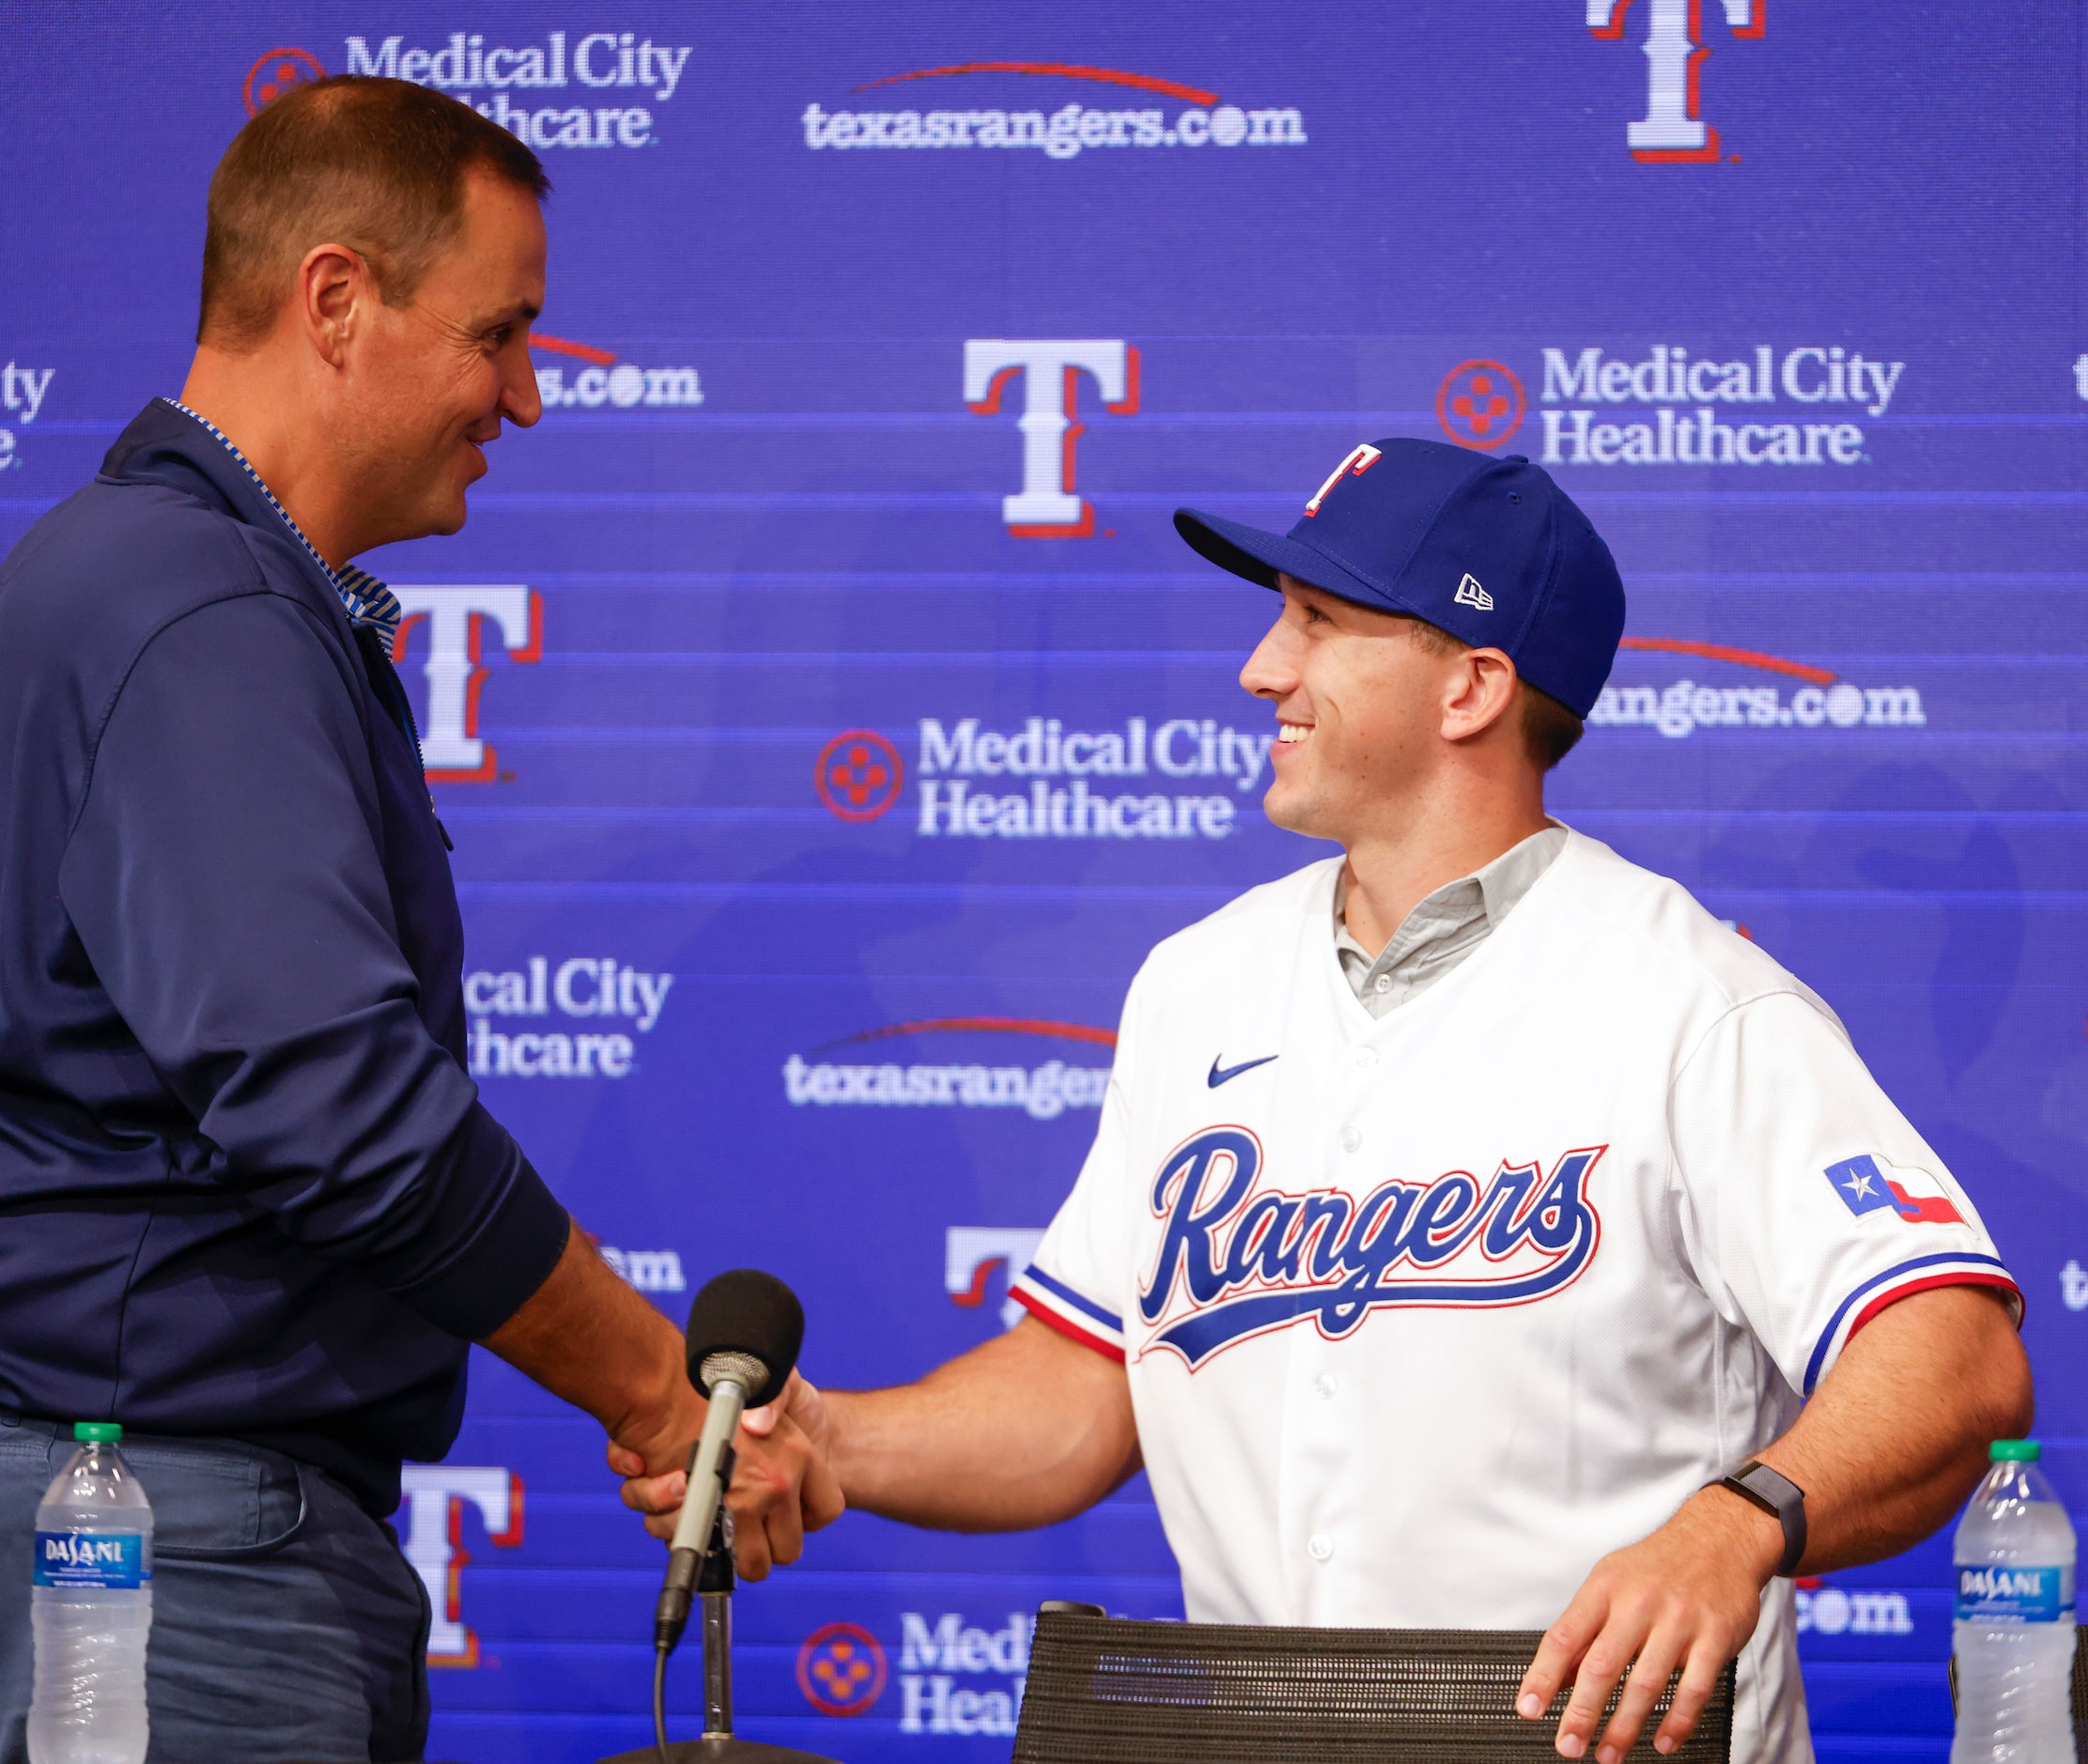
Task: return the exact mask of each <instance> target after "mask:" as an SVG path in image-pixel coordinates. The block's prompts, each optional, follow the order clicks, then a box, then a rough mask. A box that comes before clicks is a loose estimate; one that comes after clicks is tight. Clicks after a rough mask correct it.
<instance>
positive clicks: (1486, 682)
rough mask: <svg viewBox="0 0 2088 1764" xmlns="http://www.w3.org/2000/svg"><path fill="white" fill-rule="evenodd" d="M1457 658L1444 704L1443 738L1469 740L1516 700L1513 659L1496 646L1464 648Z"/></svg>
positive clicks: (1492, 723)
mask: <svg viewBox="0 0 2088 1764" xmlns="http://www.w3.org/2000/svg"><path fill="white" fill-rule="evenodd" d="M1457 660H1458V662H1459V667H1458V670H1457V672H1456V673H1454V674H1453V675H1452V676H1451V681H1450V689H1449V691H1448V692H1447V693H1446V696H1445V699H1444V704H1443V738H1444V739H1445V740H1446V741H1470V740H1472V739H1474V738H1475V737H1476V736H1478V735H1484V734H1485V733H1486V732H1487V731H1488V730H1489V729H1492V728H1493V727H1495V726H1496V725H1497V724H1499V723H1500V722H1501V720H1502V719H1504V718H1505V717H1506V716H1507V715H1508V708H1509V706H1510V705H1512V704H1514V703H1515V663H1514V662H1512V661H1510V660H1509V659H1508V657H1507V656H1506V655H1505V654H1503V653H1502V652H1501V651H1500V650H1498V649H1467V650H1465V651H1464V652H1463V654H1462V655H1461V656H1459V657H1458V658H1457Z"/></svg>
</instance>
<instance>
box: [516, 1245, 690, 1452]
mask: <svg viewBox="0 0 2088 1764" xmlns="http://www.w3.org/2000/svg"><path fill="white" fill-rule="evenodd" d="M483 1345H485V1346H486V1347H487V1348H488V1349H490V1350H491V1351H492V1352H493V1353H495V1354H499V1355H500V1356H501V1358H502V1359H503V1360H505V1361H507V1363H508V1364H509V1365H510V1366H513V1367H515V1368H516V1369H518V1371H521V1372H524V1373H526V1374H528V1376H529V1377H531V1378H532V1379H534V1381H535V1382H536V1383H537V1384H539V1385H543V1386H544V1388H545V1389H546V1390H548V1391H549V1392H550V1393H551V1394H552V1395H553V1396H554V1397H561V1398H563V1399H565V1400H566V1401H567V1402H570V1403H572V1404H573V1405H574V1406H575V1407H577V1408H580V1409H584V1410H585V1411H586V1412H587V1413H588V1414H589V1415H591V1416H594V1417H595V1419H596V1420H597V1421H599V1422H600V1423H601V1424H602V1427H603V1429H604V1430H605V1431H607V1432H608V1434H609V1436H610V1437H611V1439H613V1440H618V1441H621V1442H624V1443H626V1444H628V1445H630V1446H632V1447H634V1448H635V1449H637V1450H639V1451H640V1452H641V1453H642V1454H643V1456H644V1457H645V1458H646V1460H647V1466H648V1468H650V1469H653V1470H664V1469H667V1468H669V1467H670V1466H671V1465H673V1466H674V1467H678V1464H677V1463H676V1462H675V1459H674V1453H675V1451H676V1450H677V1449H678V1448H679V1447H686V1445H687V1443H688V1439H689V1438H690V1437H692V1436H693V1435H694V1433H695V1431H696V1430H697V1429H698V1428H699V1427H701V1425H702V1400H701V1399H700V1398H698V1397H697V1395H696V1393H695V1391H694V1389H693V1388H692V1387H691V1386H690V1385H689V1382H688V1368H687V1367H686V1365H685V1364H684V1355H683V1349H682V1336H681V1331H680V1330H678V1329H676V1328H675V1327H674V1325H673V1323H669V1322H668V1321H667V1319H666V1318H664V1317H662V1316H661V1315H660V1314H659V1312H658V1311H657V1310H655V1309H654V1308H652V1306H651V1305H649V1304H648V1303H647V1302H646V1301H645V1300H644V1299H642V1298H641V1297H640V1296H639V1294H638V1293H637V1292H635V1291H633V1290H632V1289H631V1288H630V1287H629V1286H627V1285H626V1284H625V1283H624V1281H622V1280H620V1279H619V1278H617V1277H616V1276H615V1275H614V1274H613V1273H612V1272H611V1270H610V1268H609V1265H608V1264H607V1263H606V1262H604V1261H602V1259H601V1257H600V1256H598V1255H596V1254H595V1249H594V1247H593V1246H591V1245H590V1244H589V1243H588V1241H587V1239H586V1238H585V1237H584V1236H583V1235H582V1234H581V1232H580V1227H579V1226H578V1225H575V1226H573V1227H572V1228H571V1230H570V1231H569V1234H568V1235H567V1238H566V1242H565V1254H564V1255H563V1256H561V1257H560V1258H559V1261H558V1265H557V1267H555V1268H554V1269H552V1271H551V1275H550V1277H549V1279H548V1280H546V1281H545V1282H544V1284H543V1285H542V1286H541V1287H539V1288H538V1289H537V1290H536V1292H535V1294H534V1296H533V1297H531V1298H530V1299H529V1300H528V1301H527V1302H526V1303H524V1305H523V1306H522V1308H521V1309H519V1310H518V1311H517V1312H516V1313H515V1315H514V1316H512V1317H510V1318H509V1319H508V1320H507V1322H506V1323H503V1324H502V1325H501V1326H500V1327H499V1328H498V1329H496V1330H494V1331H493V1333H492V1334H491V1335H489V1336H487V1338H485V1342H484V1344H483Z"/></svg>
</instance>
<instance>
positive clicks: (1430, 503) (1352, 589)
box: [1174, 436, 1624, 717]
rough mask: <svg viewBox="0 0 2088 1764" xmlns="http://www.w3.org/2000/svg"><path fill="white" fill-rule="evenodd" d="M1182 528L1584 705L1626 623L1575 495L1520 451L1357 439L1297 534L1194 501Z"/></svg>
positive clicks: (1250, 564)
mask: <svg viewBox="0 0 2088 1764" xmlns="http://www.w3.org/2000/svg"><path fill="white" fill-rule="evenodd" d="M1174 527H1175V531H1176V532H1177V533H1179V534H1181V535H1182V536H1183V538H1184V539H1186V540H1187V541H1188V542H1189V544H1190V545H1191V546H1193V547H1194V548H1195V549H1197V550H1198V551H1199V552H1200V553H1201V554H1202V555H1203V556H1205V557H1207V558H1209V559H1210V560H1211V562H1212V563H1214V564H1215V565H1218V567H1219V568H1220V569H1229V570H1230V571H1231V572H1232V573H1233V574H1234V575H1235V576H1244V577H1245V578H1246V579H1247V580H1249V581H1252V582H1260V583H1261V586H1262V587H1264V588H1274V587H1276V585H1277V583H1276V575H1277V573H1278V572H1279V571H1280V572H1281V573H1282V574H1284V575H1286V576H1292V577H1295V578H1296V579H1297V580H1299V581H1302V582H1309V583H1310V584H1311V585H1312V586H1313V587H1315V588H1323V589H1324V590H1325V591H1326V592H1327V593H1328V594H1330V595H1338V596H1340V597H1341V598H1342V599H1344V600H1353V601H1355V602H1356V603H1357V604H1358V605H1359V606H1367V607H1382V608H1384V609H1385V610H1386V611H1392V612H1404V613H1408V614H1411V615H1412V616H1413V617H1415V618H1417V619H1425V620H1426V621H1427V622H1428V623H1429V624H1431V625H1433V626H1436V627H1439V628H1441V629H1443V630H1446V631H1447V632H1449V633H1450V635H1451V636H1453V637H1457V638H1462V640H1463V641H1464V642H1467V643H1470V644H1471V645H1472V646H1473V647H1474V648H1476V649H1498V650H1501V651H1503V652H1505V653H1506V654H1507V656H1508V658H1509V660H1511V661H1513V662H1514V663H1515V672H1516V675H1517V677H1518V678H1520V679H1524V680H1527V681H1528V682H1529V683H1530V684H1531V685H1532V686H1534V687H1536V688H1538V689H1539V690H1540V691H1544V692H1549V693H1550V694H1551V695H1552V696H1553V697H1554V698H1555V699H1557V700H1558V701H1559V703H1560V704H1564V705H1566V706H1567V708H1568V709H1570V710H1571V711H1572V712H1573V713H1574V714H1575V715H1576V716H1580V717H1585V716H1586V715H1587V714H1588V712H1589V711H1590V710H1592V709H1593V708H1594V707H1595V699H1596V695H1597V694H1598V693H1599V692H1601V689H1602V682H1603V681H1605V680H1607V679H1608V678H1609V677H1610V664H1611V663H1612V662H1613V661H1615V660H1616V643H1617V640H1618V639H1619V638H1620V637H1622V636H1623V635H1624V583H1623V581H1622V580H1620V579H1619V578H1618V576H1617V573H1616V562H1615V560H1614V559H1612V558H1611V556H1610V549H1609V547H1608V546H1606V545H1604V544H1603V543H1602V541H1601V537H1600V536H1599V535H1598V534H1597V533H1596V531H1595V529H1594V527H1593V526H1592V525H1591V524H1589V521H1588V518H1587V517H1586V516H1585V515H1584V514H1582V513H1581V511H1580V509H1579V508H1577V507H1576V506H1575V505H1574V503H1573V500H1572V498H1570V496H1568V495H1567V493H1566V492H1565V491H1564V490H1562V489H1560V488H1559V487H1558V486H1557V485H1556V484H1554V483H1553V482H1552V479H1551V476H1550V474H1548V473H1547V472H1544V471H1543V470H1542V469H1541V468H1539V467H1537V466H1533V465H1532V464H1531V463H1530V462H1529V461H1528V460H1527V459H1525V458H1524V457H1523V456H1522V455H1520V454H1510V455H1509V456H1508V457H1507V458H1505V459H1492V458H1488V457H1487V456H1485V455H1483V454H1476V453H1473V452H1471V451H1469V450H1468V449H1466V448H1462V447H1446V446H1444V445H1443V444H1442V443H1441V442H1439V441H1410V440H1406V439H1403V438H1401V437H1399V436H1391V437H1388V438H1387V439H1385V440H1384V441H1366V442H1364V443H1363V444H1362V445H1360V446H1357V447H1352V448H1351V449H1350V450H1349V453H1348V456H1347V457H1345V458H1344V459H1343V460H1342V461H1341V463H1340V464H1339V465H1338V466H1337V467H1335V469H1334V472H1333V473H1332V475H1330V476H1329V477H1328V479H1327V481H1326V482H1325V483H1324V484H1322V485H1321V486H1320V489H1319V493H1318V494H1317V495H1316V496H1314V497H1313V499H1312V500H1311V501H1310V502H1308V503H1306V505H1305V513H1304V514H1303V515H1302V516H1301V517H1299V519H1298V524H1297V525H1296V526H1294V527H1292V528H1291V531H1290V532H1289V533H1288V534H1276V533H1264V532H1262V531H1261V529H1260V528H1259V527H1244V526H1242V525H1241V524H1240V523H1239V522H1238V521H1233V520H1220V519H1219V518H1217V517H1216V516H1215V515H1204V514H1199V513H1198V512H1197V510H1195V509H1193V508H1178V509H1176V510H1175V511H1174Z"/></svg>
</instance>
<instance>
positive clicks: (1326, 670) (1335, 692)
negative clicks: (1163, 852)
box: [1240, 576, 1462, 845]
mask: <svg viewBox="0 0 2088 1764" xmlns="http://www.w3.org/2000/svg"><path fill="white" fill-rule="evenodd" d="M1278 580H1280V582H1281V585H1282V589H1283V611H1281V612H1280V613H1279V614H1278V615H1277V617H1276V623H1275V624H1274V625H1273V626H1271V627H1269V631H1268V634H1267V635H1266V636H1264V637H1263V638H1262V640H1261V643H1260V644H1259V645H1257V647H1256V649H1255V652H1254V654H1253V655H1252V656H1251V657H1249V658H1248V659H1247V665H1246V666H1245V668H1243V669H1242V670H1241V673H1240V684H1241V685H1242V686H1244V687H1245V688H1246V689H1247V690H1248V691H1250V692H1252V693H1254V694H1255V696H1256V697H1258V698H1265V699H1267V700H1268V701H1269V702H1270V704H1272V705H1273V706H1274V707H1275V710H1276V721H1277V735H1276V746H1275V747H1274V748H1273V749H1271V750H1270V754H1269V763H1270V767H1271V770H1272V773H1273V778H1272V781H1271V782H1270V785H1269V789H1268V794H1267V795H1266V796H1265V797H1263V798H1262V806H1263V808H1264V809H1265V810H1266V811H1267V812H1268V816H1269V819H1270V820H1272V821H1274V822H1275V823H1276V825H1277V826H1278V827H1283V828H1290V829H1291V831H1292V832H1294V833H1305V834H1307V835H1309V836H1311V837H1313V838H1315V839H1331V840H1336V841H1338V842H1339V843H1341V844H1343V845H1353V844H1354V843H1356V841H1357V840H1358V839H1360V838H1362V837H1363V836H1364V835H1366V834H1367V833H1368V832H1369V831H1370V830H1371V829H1372V828H1376V827H1380V826H1382V825H1384V824H1385V823H1386V822H1387V821H1388V820H1389V821H1392V822H1397V821H1398V820H1400V819H1402V818H1403V814H1404V807H1405V805H1406V803H1407V802H1408V801H1409V800H1410V799H1411V797H1413V795H1414V793H1415V791H1416V790H1417V789H1419V788H1420V787H1422V785H1423V783H1424V781H1426V779H1427V778H1428V777H1429V775H1430V773H1431V769H1432V764H1433V762H1434V760H1435V759H1436V757H1437V755H1438V753H1439V751H1440V748H1441V741H1442V735H1441V731H1442V726H1443V706H1444V700H1445V695H1446V690H1447V689H1449V687H1450V684H1451V682H1452V680H1453V679H1454V677H1455V676H1456V675H1457V674H1458V673H1460V672H1461V671H1462V660H1461V652H1462V644H1457V643H1455V642H1450V641H1448V640H1446V641H1445V642H1442V643H1438V642H1432V641H1431V634H1430V633H1429V632H1428V630H1427V627H1421V630H1420V633H1419V634H1418V635H1417V634H1416V627H1417V626H1418V624H1419V622H1418V621H1417V620H1415V619H1410V618H1404V617H1401V616H1400V614H1398V613H1394V612H1381V611H1376V610H1375V609H1373V608H1369V607H1362V606H1358V605H1356V604H1355V603H1354V602H1353V601H1351V600H1343V599H1341V598H1340V597H1339V596H1336V595H1330V594H1328V593H1326V592H1325V591H1324V590H1323V589H1320V588H1314V587H1311V586H1309V585H1308V584H1307V583H1305V582H1301V581H1298V580H1295V579H1294V578H1292V577H1290V576H1284V577H1281V578H1279V579H1278Z"/></svg>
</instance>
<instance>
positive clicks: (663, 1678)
mask: <svg viewBox="0 0 2088 1764" xmlns="http://www.w3.org/2000/svg"><path fill="white" fill-rule="evenodd" d="M672 1652H673V1645H672V1644H671V1643H668V1642H657V1643H656V1644H655V1645H654V1648H653V1743H654V1745H656V1746H657V1747H658V1749H659V1764H668V1757H667V1656H668V1655H669V1654H670V1653H672Z"/></svg>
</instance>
